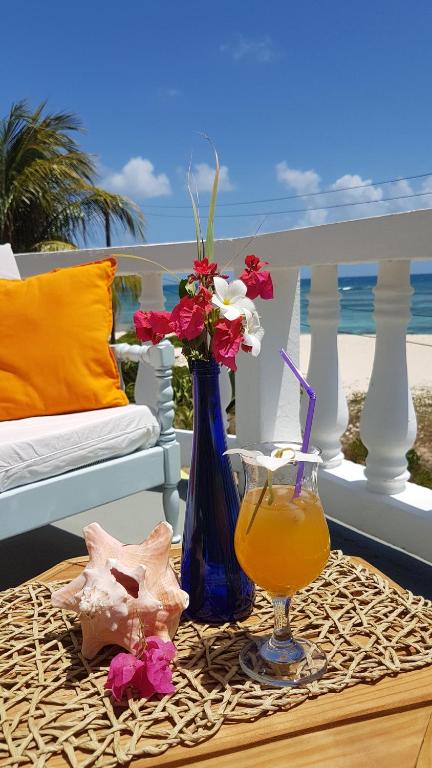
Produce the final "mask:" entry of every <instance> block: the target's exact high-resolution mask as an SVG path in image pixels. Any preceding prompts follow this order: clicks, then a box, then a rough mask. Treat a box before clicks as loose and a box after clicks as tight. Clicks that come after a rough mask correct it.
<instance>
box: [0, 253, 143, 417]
mask: <svg viewBox="0 0 432 768" xmlns="http://www.w3.org/2000/svg"><path fill="white" fill-rule="evenodd" d="M115 268H116V261H115V259H106V260H104V261H97V262H94V263H92V264H83V265H82V266H79V267H67V268H65V269H59V270H55V271H54V272H48V273H47V274H43V275H37V276H36V277H29V278H27V279H26V280H0V421H6V420H8V419H25V418H28V417H29V416H49V415H51V414H55V413H73V412H75V411H92V410H95V409H97V408H111V407H112V406H116V405H127V403H128V399H127V397H126V395H125V394H124V392H123V391H122V390H121V389H120V380H119V374H118V371H117V365H116V362H115V359H114V354H113V352H112V351H111V349H110V347H109V344H108V338H109V334H110V330H111V324H112V309H111V285H112V282H113V280H114V275H115Z"/></svg>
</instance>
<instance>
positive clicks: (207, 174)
mask: <svg viewBox="0 0 432 768" xmlns="http://www.w3.org/2000/svg"><path fill="white" fill-rule="evenodd" d="M214 174H215V171H214V168H212V167H211V166H210V165H208V163H196V164H195V165H194V167H193V174H192V175H193V178H194V183H195V185H196V189H197V191H198V192H211V190H212V188H213V179H214ZM232 189H234V184H232V183H231V180H230V177H229V171H228V166H227V165H221V166H220V169H219V191H220V192H231V190H232Z"/></svg>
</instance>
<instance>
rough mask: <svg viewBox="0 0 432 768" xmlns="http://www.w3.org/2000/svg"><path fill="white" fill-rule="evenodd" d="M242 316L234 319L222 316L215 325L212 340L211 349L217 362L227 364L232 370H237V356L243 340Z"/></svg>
mask: <svg viewBox="0 0 432 768" xmlns="http://www.w3.org/2000/svg"><path fill="white" fill-rule="evenodd" d="M242 330H243V324H242V318H241V317H237V318H235V319H234V320H227V319H226V318H221V319H220V320H218V322H217V323H216V325H215V332H214V335H213V338H212V342H211V351H212V354H213V357H214V359H215V360H216V362H217V363H221V364H222V365H226V366H227V368H231V370H232V371H236V370H237V366H236V361H235V356H236V354H237V352H238V351H239V349H240V346H241V343H242V341H243V336H242Z"/></svg>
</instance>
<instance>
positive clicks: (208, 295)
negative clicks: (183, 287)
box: [194, 285, 214, 312]
mask: <svg viewBox="0 0 432 768" xmlns="http://www.w3.org/2000/svg"><path fill="white" fill-rule="evenodd" d="M212 296H213V294H212V292H211V291H209V290H208V288H204V286H203V285H202V286H201V288H200V289H199V291H198V293H196V294H195V296H194V300H195V301H196V303H197V304H199V306H200V307H203V309H205V311H206V312H210V310H212V309H214V306H213V304H212Z"/></svg>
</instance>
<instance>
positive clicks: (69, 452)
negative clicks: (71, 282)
mask: <svg viewBox="0 0 432 768" xmlns="http://www.w3.org/2000/svg"><path fill="white" fill-rule="evenodd" d="M0 277H3V278H4V277H7V278H10V279H19V277H20V276H19V273H18V269H17V267H16V263H15V259H14V257H13V254H12V250H11V249H10V246H0ZM112 348H113V350H114V352H115V355H116V357H117V361H118V363H119V368H120V362H121V361H127V360H128V361H133V362H138V363H140V364H147V365H149V366H151V368H152V369H153V371H154V375H155V377H156V381H157V397H156V410H155V411H153V412H152V411H151V410H150V409H149V408H147V406H142V405H136V406H135V405H129V406H123V407H119V408H109V409H104V410H99V411H88V412H81V413H79V414H64V415H61V416H42V417H37V418H32V419H22V420H19V421H0V539H5V538H8V537H9V536H14V535H16V534H19V533H23V532H24V531H28V530H32V529H34V528H38V527H40V526H42V525H47V524H49V523H53V522H55V521H56V520H61V519H63V518H65V517H69V516H70V515H75V514H78V513H80V512H83V511H85V510H87V509H91V508H92V507H97V506H100V505H102V504H106V503H108V502H111V501H115V500H117V499H121V498H123V497H125V496H129V495H131V494H134V493H139V492H140V491H144V490H147V489H149V488H154V487H157V486H162V489H163V492H162V502H163V510H164V514H165V519H166V520H167V522H169V523H170V524H171V525H172V527H173V531H174V533H173V541H179V540H180V535H179V530H178V525H179V495H178V490H177V486H178V482H179V480H180V447H179V444H178V442H177V440H176V433H175V431H174V429H173V426H172V424H173V417H174V403H173V391H172V386H171V384H172V366H173V363H174V348H173V347H172V345H171V344H170V343H169V342H168V341H163V342H161V343H160V344H158V345H157V346H152V345H151V344H149V345H142V346H139V345H129V344H116V345H113V347H112ZM53 446H54V448H53ZM2 488H3V490H2ZM143 514H145V511H144V510H143Z"/></svg>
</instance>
